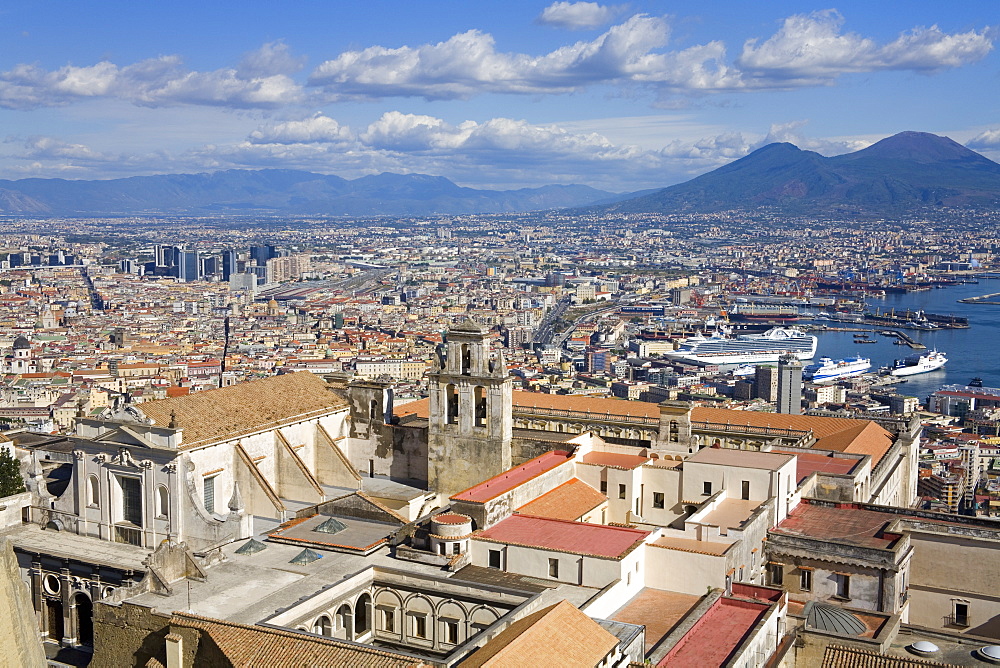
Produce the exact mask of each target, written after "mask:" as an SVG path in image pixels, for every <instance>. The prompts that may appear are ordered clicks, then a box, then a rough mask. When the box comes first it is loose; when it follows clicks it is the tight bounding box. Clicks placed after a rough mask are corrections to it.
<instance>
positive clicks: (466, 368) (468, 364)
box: [462, 343, 472, 376]
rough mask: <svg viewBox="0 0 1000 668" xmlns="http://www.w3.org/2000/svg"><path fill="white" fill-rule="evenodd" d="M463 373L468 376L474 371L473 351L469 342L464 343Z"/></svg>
mask: <svg viewBox="0 0 1000 668" xmlns="http://www.w3.org/2000/svg"><path fill="white" fill-rule="evenodd" d="M462 373H463V374H464V375H466V376H468V375H469V374H471V373H472V351H471V350H470V349H469V344H468V343H463V344H462Z"/></svg>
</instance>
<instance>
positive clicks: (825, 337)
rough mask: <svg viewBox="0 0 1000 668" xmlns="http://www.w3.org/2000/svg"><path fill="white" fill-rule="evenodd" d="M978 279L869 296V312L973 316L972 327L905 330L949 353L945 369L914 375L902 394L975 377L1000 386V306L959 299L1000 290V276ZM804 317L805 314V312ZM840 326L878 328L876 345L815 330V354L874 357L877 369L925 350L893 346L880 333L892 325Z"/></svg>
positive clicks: (844, 334) (919, 393)
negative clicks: (968, 302)
mask: <svg viewBox="0 0 1000 668" xmlns="http://www.w3.org/2000/svg"><path fill="white" fill-rule="evenodd" d="M978 280H979V283H963V284H961V285H955V286H947V287H942V288H932V289H930V290H924V291H920V292H908V293H905V294H887V295H886V296H885V297H883V298H871V297H869V298H868V300H867V304H868V308H869V310H875V309H876V308H881V310H882V311H887V310H889V309H893V308H894V309H896V310H897V311H900V310H904V311H905V310H906V309H910V310H917V309H923V310H924V311H925V312H927V313H937V314H942V315H959V316H965V317H967V318H968V319H969V328H968V329H940V330H933V331H921V330H915V329H906V330H903V331H905V332H906V333H907V334H908V335H909V336H910V337H912V338H913V339H914V340H916V341H919V342H921V343H923V344H924V345H926V346H927V349H928V350H933V349H937V350H939V351H941V352H943V353H944V354H945V355H947V357H948V363H947V364H946V365H945V367H944V368H943V369H938V370H937V371H931V372H930V373H925V374H920V375H917V376H910V377H909V378H908V379H907V382H906V383H904V384H900V385H897V386H896V387H897V389H898V391H899V392H900V394H906V395H910V396H915V397H918V398H920V400H921V402H923V401H924V400H926V398H927V397H928V396H929V395H930V394H931V393H932V392H934V391H935V390H937V389H939V388H940V387H941V386H942V385H967V384H968V383H969V381H970V380H972V379H973V378H977V377H978V378H981V379H982V381H983V386H984V387H1000V305H996V304H962V303H960V302H959V301H958V300H960V299H965V298H967V297H978V296H980V295H985V294H991V293H994V292H1000V278H982V277H980V278H979V279H978ZM803 315H805V313H803ZM837 326H844V327H851V328H854V327H857V328H865V329H871V330H873V331H872V332H871V333H870V335H869V338H872V339H875V340H876V341H878V343H876V344H871V343H865V344H857V343H855V341H854V335H855V334H856V333H857V332H813V333H815V334H816V335H817V337H818V346H817V348H816V357H815V359H814V360H813V361H815V360H817V359H819V358H820V357H831V358H833V359H843V358H845V357H851V356H854V355H861V356H862V357H867V358H869V359H871V361H872V370H873V371H875V370H877V369H878V368H879V367H882V366H888V365H891V364H892V362H893V361H894V360H897V359H902V358H903V357H906V356H907V355H910V354H913V353H916V352H921V351H916V350H913V349H911V348H910V347H909V346H901V345H894V342H895V341H896V340H897V339H896V338H895V337H888V336H880V335H879V334H878V331H879V330H882V329H890V328H889V327H884V326H879V325H868V324H859V325H855V324H837Z"/></svg>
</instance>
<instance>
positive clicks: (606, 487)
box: [601, 480, 608, 495]
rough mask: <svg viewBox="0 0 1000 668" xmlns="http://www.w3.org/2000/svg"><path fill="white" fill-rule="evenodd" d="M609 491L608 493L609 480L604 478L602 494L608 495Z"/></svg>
mask: <svg viewBox="0 0 1000 668" xmlns="http://www.w3.org/2000/svg"><path fill="white" fill-rule="evenodd" d="M607 493H608V481H607V480H602V481H601V494H604V495H607Z"/></svg>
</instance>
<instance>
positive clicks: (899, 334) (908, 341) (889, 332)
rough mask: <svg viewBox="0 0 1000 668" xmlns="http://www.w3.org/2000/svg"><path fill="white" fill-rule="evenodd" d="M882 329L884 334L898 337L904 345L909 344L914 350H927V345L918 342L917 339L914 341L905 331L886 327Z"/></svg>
mask: <svg viewBox="0 0 1000 668" xmlns="http://www.w3.org/2000/svg"><path fill="white" fill-rule="evenodd" d="M884 331H885V333H886V334H885V335H886V336H895V337H896V338H897V339H899V340H900V341H902V342H903V343H905V344H906V345H908V346H910V347H911V348H913V349H914V350H927V346H925V345H924V344H922V343H920V342H919V341H915V340H914V339H913V337H911V336H910V335H909V334H907V333H906V332H903V331H900V330H898V329H887V330H884Z"/></svg>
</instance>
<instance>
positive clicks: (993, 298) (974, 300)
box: [958, 292, 1000, 304]
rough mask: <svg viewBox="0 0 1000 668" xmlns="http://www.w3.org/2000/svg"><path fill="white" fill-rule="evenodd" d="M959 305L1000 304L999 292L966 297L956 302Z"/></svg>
mask: <svg viewBox="0 0 1000 668" xmlns="http://www.w3.org/2000/svg"><path fill="white" fill-rule="evenodd" d="M958 301H959V303H960V304H1000V292H994V293H992V294H988V295H980V296H979V297H966V298H965V299H959V300H958Z"/></svg>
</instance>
